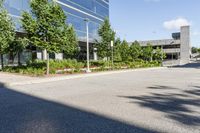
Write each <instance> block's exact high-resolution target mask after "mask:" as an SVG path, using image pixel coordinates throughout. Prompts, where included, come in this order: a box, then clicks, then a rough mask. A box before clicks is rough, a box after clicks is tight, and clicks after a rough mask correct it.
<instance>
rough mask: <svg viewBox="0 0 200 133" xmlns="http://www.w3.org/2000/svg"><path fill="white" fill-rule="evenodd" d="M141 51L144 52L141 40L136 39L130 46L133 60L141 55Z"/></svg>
mask: <svg viewBox="0 0 200 133" xmlns="http://www.w3.org/2000/svg"><path fill="white" fill-rule="evenodd" d="M141 53H142V48H141V46H140V44H139V42H137V41H135V42H134V43H132V44H131V46H130V56H131V57H132V59H133V60H136V59H138V58H139V57H140V56H141Z"/></svg>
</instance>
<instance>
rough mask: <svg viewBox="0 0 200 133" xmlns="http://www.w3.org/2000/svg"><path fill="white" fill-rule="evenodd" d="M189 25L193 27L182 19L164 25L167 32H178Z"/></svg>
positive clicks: (166, 22)
mask: <svg viewBox="0 0 200 133" xmlns="http://www.w3.org/2000/svg"><path fill="white" fill-rule="evenodd" d="M188 25H191V22H189V21H188V20H187V19H185V18H181V17H179V18H177V19H174V20H169V21H165V22H164V23H163V26H164V28H165V29H167V30H177V29H180V27H181V26H188Z"/></svg>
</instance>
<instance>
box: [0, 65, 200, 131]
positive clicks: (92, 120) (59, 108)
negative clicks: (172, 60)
mask: <svg viewBox="0 0 200 133" xmlns="http://www.w3.org/2000/svg"><path fill="white" fill-rule="evenodd" d="M134 132H135V133H149V132H168V133H199V132H200V69H199V68H196V67H177V68H167V69H155V70H151V69H150V70H144V71H133V72H124V73H115V74H109V75H99V76H92V77H83V78H77V79H68V80H64V81H57V82H52V83H42V84H32V85H23V86H13V87H12V88H11V87H10V88H1V89H0V133H134Z"/></svg>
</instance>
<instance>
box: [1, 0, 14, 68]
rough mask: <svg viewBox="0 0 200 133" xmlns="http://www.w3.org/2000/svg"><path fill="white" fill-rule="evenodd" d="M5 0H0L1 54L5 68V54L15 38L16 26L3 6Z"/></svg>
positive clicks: (2, 64)
mask: <svg viewBox="0 0 200 133" xmlns="http://www.w3.org/2000/svg"><path fill="white" fill-rule="evenodd" d="M3 3H4V0H0V56H1V66H2V69H3V68H4V62H3V54H5V52H6V49H7V48H8V46H9V43H11V42H12V41H13V40H14V38H15V26H14V23H13V22H12V19H11V17H10V16H9V15H8V12H7V10H6V9H5V8H4V6H3Z"/></svg>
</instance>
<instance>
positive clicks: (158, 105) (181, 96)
mask: <svg viewBox="0 0 200 133" xmlns="http://www.w3.org/2000/svg"><path fill="white" fill-rule="evenodd" d="M157 87H158V86H155V88H157ZM147 88H154V87H147ZM171 88H172V87H169V88H167V86H165V87H164V88H163V89H171ZM178 90H179V92H176V91H174V92H172V93H171V92H170V93H169V92H162V91H159V93H150V94H148V95H142V96H119V97H121V98H128V99H131V100H132V101H131V103H134V104H135V103H136V104H139V105H140V106H142V107H145V108H151V109H153V110H156V111H160V112H163V113H165V115H166V117H167V118H169V119H172V120H175V121H177V122H179V123H181V124H185V125H190V126H200V115H198V116H194V114H195V113H199V112H198V111H199V110H200V98H199V97H194V96H192V95H191V94H195V95H198V96H200V95H199V90H191V91H180V89H178ZM191 106H193V107H195V108H196V109H194V108H191Z"/></svg>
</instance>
